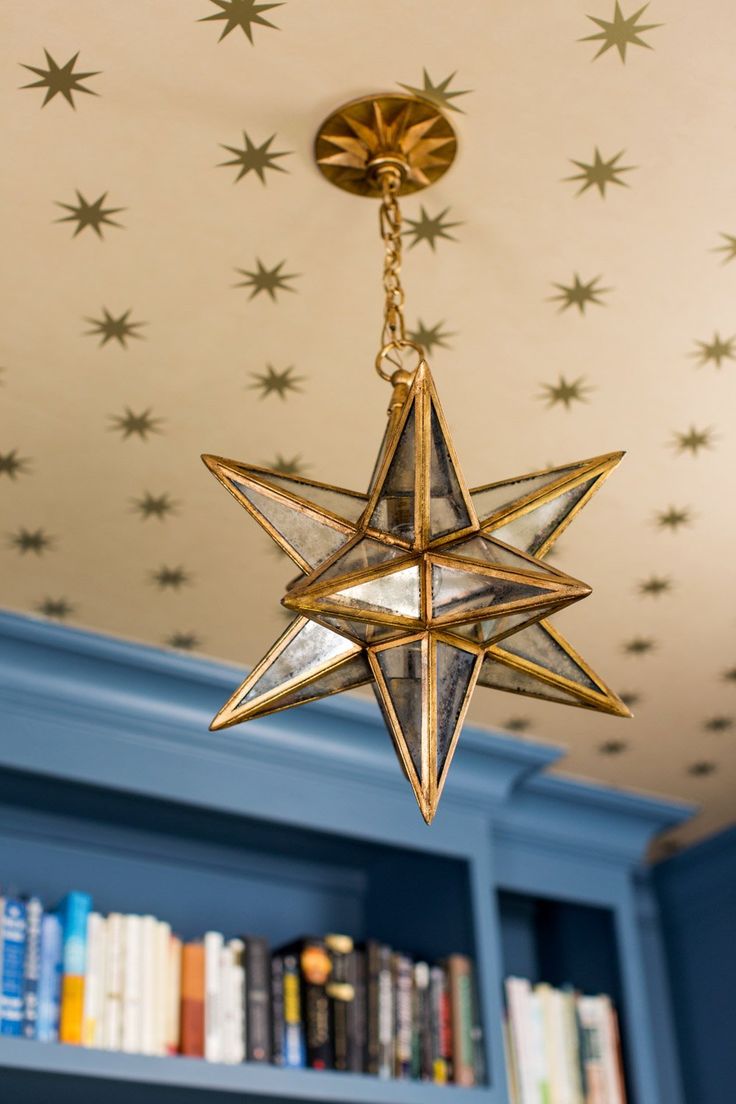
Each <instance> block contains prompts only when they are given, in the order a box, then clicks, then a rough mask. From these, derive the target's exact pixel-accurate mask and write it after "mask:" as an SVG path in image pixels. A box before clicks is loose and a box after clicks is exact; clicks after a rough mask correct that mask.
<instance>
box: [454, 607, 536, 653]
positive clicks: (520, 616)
mask: <svg viewBox="0 0 736 1104" xmlns="http://www.w3.org/2000/svg"><path fill="white" fill-rule="evenodd" d="M551 612H554V607H552V608H551V609H550V608H545V609H544V610H538V609H536V610H528V609H527V610H524V612H523V613H512V614H501V616H500V617H484V618H483V619H482V620H480V621H471V622H469V623H468V624H462V625H449V626H448V631H449V632H451V633H452V634H453V635H455V636H462V637H463V638H464V639H465V640H472V641H474V642H475V643H476V644H493V643H494V641H496V640H500V639H501V638H502V637H503V639H502V640H501V647H504V648H505V647H506V640H507V637H506V636H505V635H504V634H505V633H511V632H513V631H514V630H515V629H520V628H521V627H522V626H523V625H528V624H529V623H530V622H532V621H534V620H535V619H536V620H539V618H540V617H544V616H547V617H548V616H549V615H550V613H551Z"/></svg>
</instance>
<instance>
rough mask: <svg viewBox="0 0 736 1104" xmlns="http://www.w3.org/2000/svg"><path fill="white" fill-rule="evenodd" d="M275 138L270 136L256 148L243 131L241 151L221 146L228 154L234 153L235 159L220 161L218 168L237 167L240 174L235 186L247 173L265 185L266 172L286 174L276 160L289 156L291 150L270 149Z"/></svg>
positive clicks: (273, 135)
mask: <svg viewBox="0 0 736 1104" xmlns="http://www.w3.org/2000/svg"><path fill="white" fill-rule="evenodd" d="M275 137H276V135H275V134H272V135H271V137H270V138H268V139H266V141H265V142H263V144H262V145H260V146H256V145H254V143H253V142H251V140H250V138H249V137H248V135H247V134H246V132H245V131H243V142H244V143H245V144H244V146H243V149H238V148H237V147H236V146H223V147H222V148H223V149H224V150H227V151H228V153H234V154H235V157H234V158H233V160H232V161H221V162H220V164H219V166H218V168H225V167H227V166H229V165H237V166H238V167H239V169H240V172H239V173H238V175H237V176H236V177H235V180H234V183H235V184H237V182H238V181H239V180H242V179H243V177H244V176H247V175H248V173H249V172H254V173H255V174H256V176H257V177H258V179H259V180H260V182H261V184H265V183H266V170H267V169H273V170H274V172H282V173H285V172H287V170H286V169H285V168H284V167H283V165H277V164H276V160H277V158H279V157H289V156H290V155H291V150H281V151H278V150H271V149H270V146H271V143H272V142H273V140H274V138H275Z"/></svg>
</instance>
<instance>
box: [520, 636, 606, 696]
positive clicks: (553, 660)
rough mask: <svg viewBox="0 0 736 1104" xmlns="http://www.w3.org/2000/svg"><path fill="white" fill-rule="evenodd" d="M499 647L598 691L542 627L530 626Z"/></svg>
mask: <svg viewBox="0 0 736 1104" xmlns="http://www.w3.org/2000/svg"><path fill="white" fill-rule="evenodd" d="M501 647H502V648H503V650H504V651H505V652H511V654H512V655H516V656H521V658H522V659H528V660H529V661H530V662H531V663H536V664H538V665H539V666H540V667H545V668H546V669H547V670H548V671H552V672H554V674H556V675H562V676H563V678H566V679H569V680H570V681H571V682H576V683H578V684H579V685H580V686H585V687H586V688H587V689H588V690H598V689H599V687H598V686H597V685H596V684H595V683H594V682H593V680H592V679H591V678H590V677H589V676H588V675H587V674H586V673H585V671H584V670H583V668H582V667H580V666H579V664H577V663H576V662H575V660H574V659H573V658H572V656H570V655H568V654H567V652H566V651H565V649H564V648H563V647H562V646H561V645H560V644H558V642H557V641H556V640H555V638H554V637H553V636H552V634H551V633H550V632H548V631H547V629H546V628H545V626H544V625H540V624H537V625H530V626H529V627H528V628H526V629H522V631H521V632H518V633H514V635H513V636H509V637H507V638H506V639H505V640H503V642H502V643H501Z"/></svg>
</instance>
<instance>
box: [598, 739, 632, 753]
mask: <svg viewBox="0 0 736 1104" xmlns="http://www.w3.org/2000/svg"><path fill="white" fill-rule="evenodd" d="M628 746H629V745H628V743H627V742H626V740H604V742H603V743H602V744H599V746H598V750H599V752H600V753H601V755H621V753H622V752H624V751H626V749H627V747H628Z"/></svg>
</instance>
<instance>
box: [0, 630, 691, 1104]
mask: <svg viewBox="0 0 736 1104" xmlns="http://www.w3.org/2000/svg"><path fill="white" fill-rule="evenodd" d="M241 678H242V672H241V671H240V670H237V671H236V670H233V669H231V668H228V667H227V666H225V665H223V664H219V663H214V662H210V661H206V660H202V659H197V658H193V657H191V656H186V655H181V654H178V653H172V652H165V651H162V650H158V649H153V648H148V647H143V646H140V645H134V644H130V643H126V642H123V641H119V640H114V639H111V638H109V637H105V636H102V635H98V634H93V633H88V632H83V631H80V630H73V629H68V628H64V627H63V626H58V625H53V624H50V623H48V622H46V621H41V620H39V619H36V618H31V617H25V616H19V615H14V614H9V613H2V612H0V718H2V721H1V722H0V879H1V880H2V881H3V883H4V884H6V885H7V884H8V883H12V884H14V885H15V886H17V887H18V888H19V889H21V890H22V889H25V888H27V889H29V890H33V891H34V892H37V893H39V894H40V895H42V896H43V897H45V898H46V899H47V900H54V899H55V898H58V897H60V896H61V895H62V894H63V893H64V892H66V891H67V890H68V889H70V888H78V889H83V890H86V891H88V892H90V893H92V895H93V897H94V900H95V905H96V907H98V908H99V909H100V910H101V911H103V912H105V911H110V910H121V911H129V912H138V913H146V912H150V913H152V914H154V915H158V916H160V917H162V918H165V919H166V920H169V921H171V922H172V923H173V924H174V926H175V927H176V928H177V930H178V931H179V932H180V934H181V935H182V936H184V937H185V938H191V937H192V936H194V935H197V934H200V933H201V932H203V931H205V930H207V929H208V928H212V927H214V928H215V929H217V930H222V931H225V932H228V933H229V934H230V935H235V934H240V933H242V932H243V931H246V930H247V931H251V932H258V933H262V934H264V935H266V936H268V937H269V938H270V940H271V941H272V942H273V943H274V944H277V943H280V942H283V941H286V940H289V939H293V938H295V937H296V936H299V935H301V934H304V933H307V932H318V933H319V932H325V931H330V930H331V931H335V930H342V931H345V932H348V933H350V934H351V935H353V936H354V937H355V938H358V939H361V938H365V937H367V936H370V937H373V938H377V939H381V940H385V941H386V942H387V943H391V944H392V945H393V946H394V947H396V948H397V949H406V950H407V951H411V952H414V953H416V954H418V955H423V956H426V957H427V958H430V959H436V958H440V957H442V956H444V955H446V954H449V953H452V952H460V953H464V954H468V955H471V956H472V957H473V958H474V959H475V963H476V969H477V975H478V990H479V1005H480V1012H481V1019H482V1023H483V1028H484V1042H485V1059H486V1061H485V1065H486V1068H487V1070H488V1078H487V1085H485V1086H484V1087H481V1088H477V1089H466V1088H456V1087H452V1086H448V1087H440V1086H435V1085H427V1084H426V1083H412V1082H396V1081H381V1080H378V1079H376V1078H372V1077H364V1076H356V1075H345V1074H337V1073H318V1072H313V1071H293V1070H281V1069H278V1068H275V1067H270V1066H269V1067H259V1066H255V1065H245V1066H238V1067H231V1066H216V1065H214V1064H209V1063H205V1062H202V1061H199V1060H192V1059H183V1058H182V1059H157V1058H146V1057H139V1056H133V1055H123V1054H118V1053H108V1052H102V1051H88V1050H82V1049H79V1048H76V1047H62V1046H56V1045H52V1044H41V1043H34V1042H28V1041H26V1040H13V1039H7V1038H0V1071H2V1074H1V1075H0V1081H1V1082H2V1085H3V1089H5V1088H6V1086H7V1091H6V1092H5V1093H4V1094H3V1099H6V1098H7V1099H8V1100H16V1099H17V1100H23V1104H93V1102H94V1104H99V1101H100V1099H104V1101H105V1104H128V1102H129V1100H130V1086H131V1085H133V1084H134V1085H135V1086H136V1089H135V1100H136V1104H215V1102H216V1101H217V1100H220V1099H222V1097H223V1095H239V1097H240V1099H241V1101H242V1102H243V1104H258V1102H259V1101H260V1102H266V1101H270V1102H274V1101H298V1100H304V1101H313V1102H317V1101H320V1102H328V1101H330V1102H341V1101H344V1102H345V1104H362V1102H364V1104H415V1102H416V1104H442V1102H443V1101H446V1102H448V1104H450V1102H457V1104H463V1102H467V1104H472V1102H475V1101H477V1102H478V1104H507V1101H508V1097H507V1090H506V1083H505V1082H506V1079H505V1071H504V1053H503V1035H502V1026H501V1025H502V1013H503V1009H502V990H503V979H504V976H505V974H506V972H507V971H508V970H510V969H514V970H519V969H521V966H522V965H524V962H525V961H526V962H528V963H530V965H529V972H530V974H531V975H533V972H534V970H535V969H536V970H537V972H538V975H539V976H541V971H542V970H544V971H545V972H547V971H548V970H551V971H552V972H553V974H554V976H553V977H551V978H548V979H547V980H551V981H555V980H556V979H557V978H559V980H560V981H561V982H562V981H566V980H571V981H572V982H573V983H575V982H576V981H577V982H578V983H579V984H588V982H587V981H586V977H590V976H592V975H591V974H590V970H594V969H595V968H597V967H596V965H595V962H592V963H591V961H590V956H589V955H588V956H587V957H586V955H585V953H584V952H583V944H584V939H583V937H582V936H581V935H580V932H581V931H584V930H588V929H585V925H586V923H590V924H591V925H592V927H591V928H590V929H589V931H592V932H593V936H592V938H593V939H594V940H596V941H600V945H601V946H603V947H604V949H605V958H606V960H609V959H610V960H611V961H615V962H616V964H617V973H616V984H617V986H618V989H617V991H616V996H617V999H618V1002H620V1009H621V1013H622V1015H621V1021H622V1026H623V1029H624V1036H625V1038H624V1049H625V1052H626V1056H627V1062H628V1070H627V1076H628V1080H629V1083H630V1090H631V1091H630V1096H631V1101H630V1104H684V1102H683V1097H682V1092H681V1088H680V1082H679V1073H678V1064H677V1058H676V1054H675V1050H674V1044H673V1035H672V1030H671V1024H670V1002H669V995H668V991H667V984H666V980H665V970H664V964H663V963H664V960H663V955H662V948H661V941H660V926H659V918H658V916H657V911H656V907H655V905H654V898H653V894H652V891H651V887H650V884H649V875H648V872H647V870H646V867H645V866H644V864H643V856H644V854H645V852H646V848H647V846H648V844H649V841H650V840H651V838H652V837H653V836H654V835H655V834H656V833H658V832H660V831H662V830H663V829H665V828H667V827H669V826H671V825H673V824H676V823H678V822H679V821H681V820H683V819H684V818H685V817H687V816H688V815H690V811H691V810H690V808H689V807H687V806H685V805H682V804H678V803H673V802H667V801H660V800H655V799H652V798H650V797H643V796H639V795H634V794H627V793H623V792H620V791H615V790H611V789H608V788H606V787H601V786H592V785H589V784H585V783H581V782H577V781H574V780H572V779H569V778H565V777H563V776H561V775H555V776H551V775H548V774H545V773H544V772H545V769H546V768H547V767H548V766H550V765H551V764H552V763H554V761H555V760H556V759H558V758H559V757H560V755H561V754H562V753H561V751H560V750H559V749H556V748H552V747H550V746H549V745H541V744H536V743H534V742H533V741H530V740H517V739H511V738H509V737H505V736H502V735H500V734H496V733H492V732H486V731H479V730H473V729H472V728H467V729H466V730H465V731H464V732H463V737H462V740H461V742H460V746H459V748H458V751H457V755H456V758H455V762H454V763H453V771H452V775H451V777H450V779H449V781H448V785H447V787H446V791H445V794H444V796H443V802H442V806H441V808H440V810H439V814H438V816H437V818H436V820H435V821H434V823H433V825H432V827H431V828H427V827H426V826H425V825H424V824H423V822H422V821H421V818H420V816H419V815H418V812H417V810H416V808H415V807H414V803H413V799H412V798H411V794H410V792H409V790H408V787H407V783H406V782H405V780H404V779H403V778H402V776H401V773H400V771H399V770H398V769H397V765H396V761H395V756H394V753H393V750H392V748H391V746H390V742H389V740H388V739H387V737H386V734H385V730H384V728H383V725H382V722H381V720H380V718H379V716H378V711H377V709H376V708H375V707H374V706H373V705H372V704H371V703H370V702H368V701H365V700H361V699H350V698H346V696H344V695H342V696H341V697H340V698H337V699H327V700H325V701H323V702H319V703H314V704H312V705H309V706H305V707H303V708H301V709H299V710H293V711H288V712H285V713H281V714H277V715H275V716H274V717H271V718H267V719H266V720H263V721H254V722H252V723H251V724H250V725H248V726H246V727H245V728H244V729H242V730H229V731H225V732H220V733H209V732H208V724H209V720H210V718H211V716H212V715H213V714H214V713H215V712H216V710H217V708H219V705H220V704H221V702H222V701H223V700H224V699H225V698H226V697H227V695H228V693H230V692H231V691H232V688H233V687H234V686H235V685H236V684H237V683H238V682H239V680H240V679H241ZM499 894H500V895H501V896H500V897H499ZM517 898H518V899H520V901H521V913H520V914H519V913H518V910H517V913H516V914H514V908H513V907H512V906H513V905H514V902H516V903H517V904H518V903H519V902H518V900H517ZM540 902H541V903H540ZM525 909H526V912H525V911H524V910H525ZM545 909H546V910H547V912H548V914H549V915H548V916H546V914H545V911H544V910H545ZM586 909H587V910H593V912H592V913H591V912H585V910H586ZM580 910H582V911H580ZM595 910H598V912H595ZM545 916H546V919H545ZM550 917H551V918H552V919H553V920H554V923H555V924H556V925H557V928H556V935H555V938H550V935H551V932H550V931H549V930H547V929H548V928H549V925H548V923H547V921H548V920H549V918H550ZM596 918H597V919H596ZM540 925H541V927H540ZM576 925H577V927H576ZM580 925H582V927H580ZM514 955H517V956H518V955H520V956H521V959H520V960H519V959H518V958H516V959H513V960H512V956H514ZM524 956H526V959H524ZM519 961H520V962H521V965H519ZM600 966H601V963H600V962H599V963H598V967H600ZM586 971H588V972H587V973H586ZM600 976H601V977H602V976H603V975H602V974H601V975H600ZM578 979H579V980H578ZM597 984H601V985H602V984H603V981H600V982H598V983H597ZM103 1086H104V1093H102V1091H101V1087H103Z"/></svg>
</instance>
